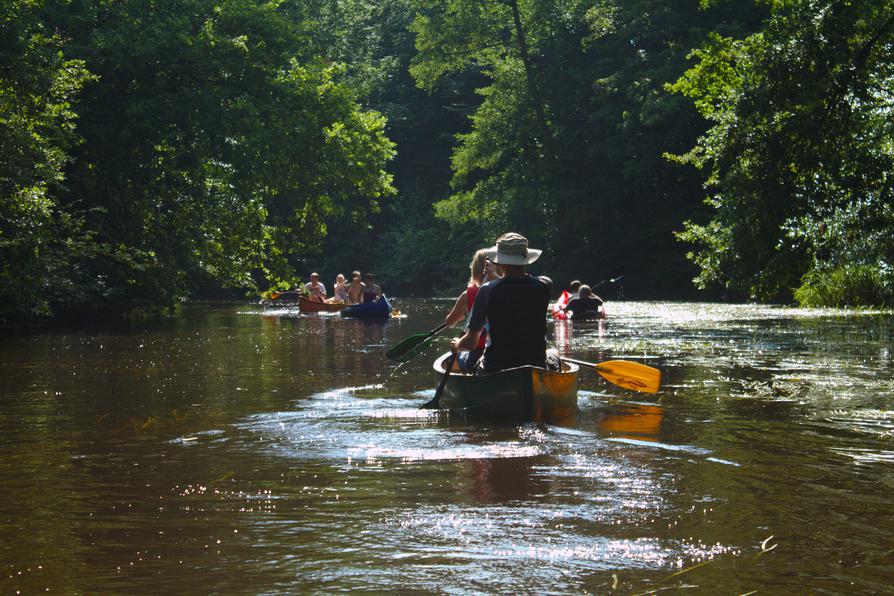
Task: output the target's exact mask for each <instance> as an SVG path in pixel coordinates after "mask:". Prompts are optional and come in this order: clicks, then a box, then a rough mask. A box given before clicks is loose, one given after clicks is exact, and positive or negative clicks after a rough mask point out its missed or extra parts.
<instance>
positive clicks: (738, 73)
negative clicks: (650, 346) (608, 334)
mask: <svg viewBox="0 0 894 596" xmlns="http://www.w3.org/2000/svg"><path fill="white" fill-rule="evenodd" d="M892 83H894V1H889V0H852V1H850V2H840V1H833V0H817V1H811V2H804V1H794V0H763V1H758V2H754V1H751V0H728V1H724V0H701V1H699V0H625V1H620V0H565V1H556V0H380V1H378V2H370V1H364V0H313V1H311V0H272V1H269V2H262V1H259V0H112V1H105V0H104V1H85V0H6V1H4V2H3V3H2V4H0V322H4V323H10V322H18V321H23V320H34V319H41V318H49V317H58V316H70V315H72V314H79V313H84V312H103V313H107V312H115V313H130V312H135V311H136V312H139V311H141V310H147V309H148V310H155V309H159V308H166V307H170V306H171V305H174V304H176V303H177V302H178V301H179V300H182V299H185V298H197V297H208V296H224V295H228V296H242V297H245V296H254V297H257V296H258V295H259V294H260V293H261V292H262V291H265V290H268V289H271V288H279V289H283V288H287V287H290V286H292V285H294V284H295V283H296V282H298V281H299V280H301V279H304V278H306V277H307V275H308V274H309V273H310V271H311V270H315V271H319V272H320V273H321V274H322V275H323V278H324V280H326V281H327V282H329V281H331V279H332V278H333V277H334V276H335V274H336V273H338V272H343V273H349V272H350V271H351V270H354V269H360V270H363V271H374V272H375V273H376V275H377V278H378V280H379V281H380V283H381V284H382V285H383V286H384V287H385V290H386V292H388V293H389V294H393V295H431V294H455V293H457V292H458V291H459V289H460V288H461V286H462V285H463V283H464V278H465V271H466V267H467V263H468V261H469V259H470V257H471V255H472V252H473V251H474V249H475V248H478V247H481V246H487V245H490V244H492V243H493V240H494V239H495V238H496V236H497V235H499V234H500V233H501V232H504V231H509V230H514V231H518V232H521V233H523V234H525V235H526V236H527V237H528V238H529V239H530V242H531V245H532V246H535V247H538V248H542V249H544V251H545V252H544V257H543V258H542V259H541V260H540V261H539V262H538V263H537V266H536V267H537V272H538V273H545V274H547V275H550V276H551V277H553V279H554V280H556V282H557V283H558V284H559V285H562V284H564V283H565V282H567V281H568V280H569V279H571V278H579V279H583V280H585V281H590V282H597V281H599V280H601V279H603V278H605V277H606V275H607V274H608V272H609V271H612V270H616V269H617V268H618V267H624V270H625V272H626V275H625V279H624V286H623V288H624V297H625V298H661V299H681V298H689V299H691V298H699V297H704V298H712V299H725V300H757V301H767V302H794V301H796V302H798V303H800V304H803V305H808V306H823V305H829V306H841V305H851V306H867V305H887V306H891V305H894V271H892V264H894V234H892V231H894V225H892V224H894V200H892V199H894V187H892V184H894V131H892V127H894V118H891V117H890V116H891V110H892V108H894V87H892ZM610 296H611V295H610ZM611 297H614V296H611Z"/></svg>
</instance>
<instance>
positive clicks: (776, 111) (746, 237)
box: [670, 1, 894, 305]
mask: <svg viewBox="0 0 894 596" xmlns="http://www.w3.org/2000/svg"><path fill="white" fill-rule="evenodd" d="M771 7H772V11H773V12H772V16H771V18H770V19H769V20H768V21H767V23H766V25H765V26H764V28H763V31H761V32H760V33H759V34H755V35H752V36H750V37H748V38H746V39H744V40H742V41H735V40H733V39H731V38H724V37H720V36H712V37H711V38H710V39H709V41H708V42H707V43H706V44H705V45H704V46H703V47H702V48H701V49H699V50H698V51H696V52H694V53H693V57H694V58H695V59H696V60H697V61H698V62H697V64H696V65H695V66H694V67H693V68H692V69H691V70H690V71H689V72H687V73H686V74H685V75H684V76H683V77H681V78H680V79H679V80H678V81H677V82H676V83H675V84H674V85H672V86H671V87H670V89H672V90H674V91H678V92H680V93H683V94H685V95H687V96H688V97H691V98H693V99H694V100H695V103H696V106H697V107H698V108H699V110H700V111H701V112H702V113H703V114H705V115H706V116H708V117H710V118H711V120H712V121H714V122H715V125H714V126H713V128H712V129H711V130H709V131H708V133H707V134H706V135H705V136H704V137H702V139H701V140H700V141H699V143H698V145H697V146H696V147H695V148H694V149H693V150H692V151H690V152H689V153H688V154H686V155H685V156H684V157H683V159H684V160H687V161H689V162H690V163H693V164H694V165H696V166H699V167H705V168H706V170H707V183H708V185H709V188H710V190H711V192H712V199H711V204H712V205H713V207H714V209H715V213H714V216H713V219H712V221H711V223H710V224H709V225H708V226H700V225H696V224H692V223H690V224H689V225H688V226H687V230H686V232H685V233H684V234H681V238H682V239H684V240H686V241H689V242H693V243H695V244H696V245H697V246H698V247H699V248H698V250H697V251H696V252H695V253H694V254H693V259H694V261H695V262H696V263H697V264H698V265H699V266H700V268H701V274H700V276H699V281H700V283H703V284H706V283H709V282H715V283H722V284H724V285H726V286H727V287H729V288H732V289H734V290H738V291H742V292H745V293H747V294H748V295H749V296H750V297H752V298H754V299H760V300H772V299H778V300H788V299H790V298H791V297H792V293H791V292H792V290H793V289H794V288H797V287H798V286H799V285H802V284H803V285H802V290H799V291H797V292H796V293H795V297H796V298H798V299H799V300H801V301H803V302H805V303H810V304H814V305H815V304H820V303H822V300H823V298H822V297H823V296H828V297H830V298H829V300H830V302H829V303H830V304H832V303H835V304H838V303H841V302H840V300H839V299H838V298H834V299H833V298H831V296H834V295H835V292H832V291H830V290H829V289H828V288H826V289H824V290H822V291H814V290H816V289H817V288H819V287H821V286H823V284H821V283H819V280H820V279H821V278H822V277H823V274H824V273H825V272H837V273H834V275H830V276H829V277H828V278H827V279H830V280H837V282H835V283H838V284H839V285H840V286H841V287H853V288H856V287H857V286H859V287H860V294H861V296H862V297H861V298H860V301H861V302H863V303H865V302H866V301H867V300H871V298H869V297H868V294H867V291H866V288H868V287H876V288H877V289H878V293H877V300H878V301H881V302H884V301H888V300H889V299H890V298H889V297H886V296H887V294H886V292H885V291H883V289H882V285H883V284H881V282H878V280H879V279H882V278H880V277H877V276H874V274H873V275H869V274H868V273H867V272H868V271H876V272H878V271H881V269H879V267H881V268H882V269H885V268H889V267H890V264H891V259H892V257H894V252H892V249H891V248H892V247H891V242H890V241H889V240H888V239H887V238H888V237H890V225H891V219H890V216H889V214H890V210H891V209H890V207H891V200H892V197H894V194H892V190H894V189H892V185H891V179H892V177H891V174H892V167H894V159H892V158H894V155H892V151H891V146H892V143H891V135H892V124H891V119H890V117H889V112H890V102H889V100H888V99H887V94H886V93H885V92H881V90H882V89H885V88H888V87H889V86H890V85H891V83H892V81H894V67H892V64H894V54H892V51H891V47H892V46H891V41H892V40H894V17H892V16H891V14H892V12H891V10H892V8H894V6H892V3H891V2H882V3H876V2H868V1H858V2H850V3H837V2H822V3H810V4H804V3H793V2H774V3H772V4H771ZM886 214H887V215H886ZM885 230H887V231H885ZM745 255H747V258H746V257H745ZM855 271H856V272H861V273H859V275H856V274H852V273H853V272H855ZM855 275H856V277H855ZM856 278H860V279H863V280H870V279H871V280H876V282H878V283H876V282H873V283H874V284H875V286H873V284H867V283H863V282H860V283H859V284H856V285H855V283H854V282H853V281H852V280H854V279H856ZM807 288H811V290H810V291H808V290H807ZM855 291H856V290H855Z"/></svg>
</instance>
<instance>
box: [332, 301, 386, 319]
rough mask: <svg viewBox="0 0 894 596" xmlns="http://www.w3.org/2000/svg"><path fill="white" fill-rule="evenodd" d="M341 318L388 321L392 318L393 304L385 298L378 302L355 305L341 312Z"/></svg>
mask: <svg viewBox="0 0 894 596" xmlns="http://www.w3.org/2000/svg"><path fill="white" fill-rule="evenodd" d="M341 316H343V317H352V318H356V319H387V318H388V317H390V316H391V303H390V302H388V299H387V298H386V297H385V296H382V298H381V299H380V300H378V301H376V302H366V303H363V304H353V305H351V306H349V307H347V308H345V309H343V310H342V311H341Z"/></svg>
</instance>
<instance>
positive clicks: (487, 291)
mask: <svg viewBox="0 0 894 596" xmlns="http://www.w3.org/2000/svg"><path fill="white" fill-rule="evenodd" d="M542 252H543V251H541V250H537V249H534V248H528V240H527V238H525V237H524V236H522V235H520V234H516V233H514V232H509V233H507V234H503V235H502V236H500V237H499V238H498V239H497V243H496V244H495V245H494V246H492V247H490V248H486V249H481V250H478V251H477V252H476V253H475V256H474V257H473V258H472V262H471V264H470V265H469V269H470V277H469V282H468V285H467V286H466V289H465V291H464V292H463V293H462V294H460V296H459V298H457V300H456V303H455V304H454V305H453V308H452V309H451V310H450V312H449V313H448V314H447V316H446V318H445V321H444V322H445V323H446V324H447V325H448V326H451V327H452V326H455V325H457V324H458V323H460V322H461V321H466V326H465V332H464V334H463V335H462V337H459V338H457V339H455V340H453V342H452V343H451V351H452V352H453V353H454V354H455V355H456V358H455V362H456V364H455V365H454V366H455V367H456V368H458V369H459V370H462V371H465V372H481V373H490V372H496V371H499V370H504V369H507V368H513V367H516V366H525V365H531V366H538V367H545V368H547V369H551V370H558V368H559V365H560V362H559V355H558V353H557V352H556V351H555V350H552V349H551V350H547V349H546V316H545V314H546V313H547V312H548V309H549V304H550V291H551V289H552V280H550V279H549V278H548V277H545V276H539V277H534V276H532V275H530V274H529V273H528V272H527V270H526V267H527V265H529V264H530V263H533V262H534V261H536V260H537V259H538V258H539V257H540V255H541V253H542ZM572 284H573V285H572V287H571V288H569V289H571V290H573V291H576V292H577V296H576V297H575V298H574V299H571V294H570V293H569V292H568V291H565V292H563V295H562V297H560V300H559V301H560V302H562V300H563V298H564V302H563V303H562V304H561V306H560V307H559V308H558V309H556V306H558V305H559V303H557V305H556V306H554V307H553V313H554V314H555V313H561V314H562V315H563V316H565V315H566V314H567V313H569V312H570V313H572V316H573V318H585V317H586V316H593V315H592V313H595V315H596V316H597V317H598V316H600V307H601V306H602V305H603V301H602V299H601V298H599V297H598V296H596V295H595V294H594V293H593V291H592V289H591V288H590V287H589V286H586V285H583V284H580V282H572ZM574 284H576V287H575V285H574ZM559 318H561V317H559Z"/></svg>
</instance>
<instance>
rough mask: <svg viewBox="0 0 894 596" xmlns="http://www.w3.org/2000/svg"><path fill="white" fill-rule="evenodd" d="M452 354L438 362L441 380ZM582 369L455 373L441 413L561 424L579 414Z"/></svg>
mask: <svg viewBox="0 0 894 596" xmlns="http://www.w3.org/2000/svg"><path fill="white" fill-rule="evenodd" d="M449 356H450V354H449V353H447V354H444V355H442V356H440V357H439V358H438V359H437V360H435V362H434V365H433V368H434V370H435V372H436V373H437V374H438V380H439V381H440V378H441V377H443V374H444V362H445V361H446V360H447V358H448V357H449ZM578 372H579V368H578V366H577V365H576V364H573V363H570V362H563V363H562V371H561V372H551V371H548V370H546V369H544V368H539V367H536V366H519V367H516V368H509V369H506V370H501V371H499V372H496V373H491V374H487V375H472V374H468V373H461V372H456V371H451V373H450V376H449V377H448V378H447V382H446V383H445V385H444V391H443V393H442V394H441V398H440V407H441V409H447V410H452V411H457V412H460V413H462V414H464V415H466V416H471V417H475V418H484V419H491V420H500V421H506V422H528V421H531V422H558V421H561V420H565V419H568V418H571V417H573V416H574V415H576V414H577V411H578V410H577V377H578Z"/></svg>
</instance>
